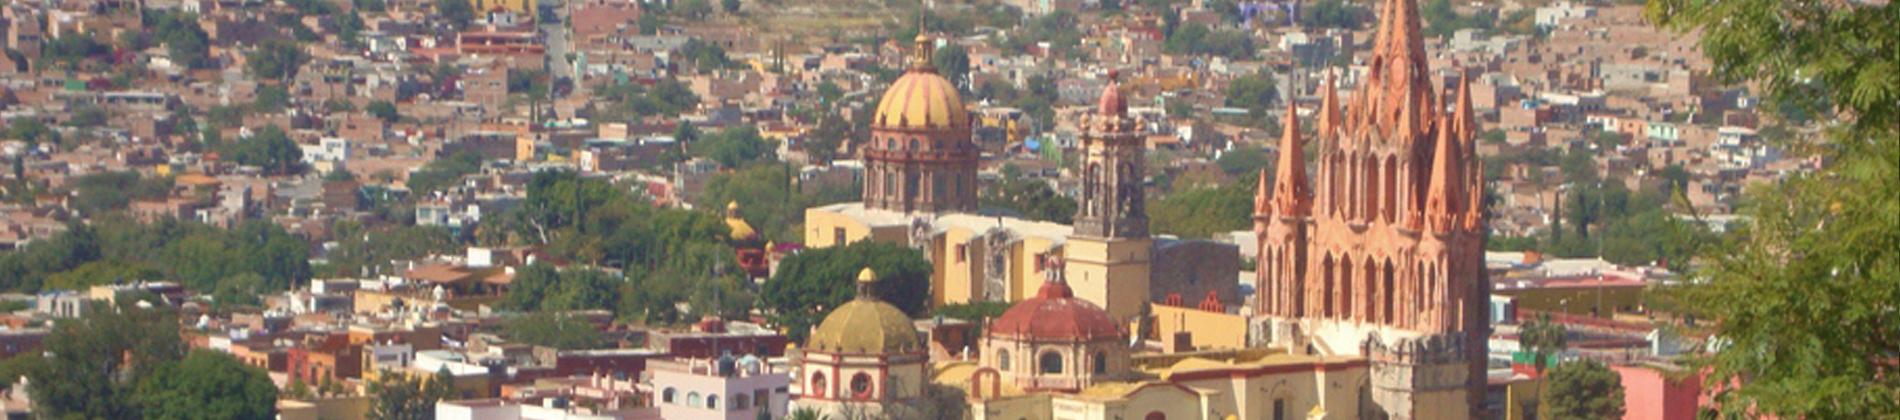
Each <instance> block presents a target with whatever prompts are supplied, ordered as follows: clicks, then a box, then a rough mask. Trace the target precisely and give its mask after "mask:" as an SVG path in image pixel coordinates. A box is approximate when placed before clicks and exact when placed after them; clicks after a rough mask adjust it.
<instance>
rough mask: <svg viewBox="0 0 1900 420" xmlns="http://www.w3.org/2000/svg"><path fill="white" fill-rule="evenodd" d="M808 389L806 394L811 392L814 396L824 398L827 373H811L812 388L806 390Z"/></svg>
mask: <svg viewBox="0 0 1900 420" xmlns="http://www.w3.org/2000/svg"><path fill="white" fill-rule="evenodd" d="M806 391H807V392H805V393H806V394H811V395H812V396H815V397H818V398H824V397H825V374H824V373H822V372H821V373H815V374H812V375H811V389H809V390H806Z"/></svg>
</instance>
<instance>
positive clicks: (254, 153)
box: [222, 124, 303, 175]
mask: <svg viewBox="0 0 1900 420" xmlns="http://www.w3.org/2000/svg"><path fill="white" fill-rule="evenodd" d="M222 152H223V155H224V156H225V158H226V159H231V160H232V161H235V162H237V163H238V164H241V165H253V166H259V167H263V168H264V172H265V173H269V174H273V175H285V174H293V173H297V172H298V171H300V170H302V169H303V149H302V148H299V147H298V146H297V142H295V141H292V140H290V135H288V134H285V133H284V129H283V128H281V127H278V126H277V125H275V124H272V125H267V126H264V128H262V129H259V130H257V132H256V133H252V134H251V136H250V137H247V138H243V139H239V140H238V141H235V142H231V143H230V144H228V145H226V146H225V147H224V149H223V150H222Z"/></svg>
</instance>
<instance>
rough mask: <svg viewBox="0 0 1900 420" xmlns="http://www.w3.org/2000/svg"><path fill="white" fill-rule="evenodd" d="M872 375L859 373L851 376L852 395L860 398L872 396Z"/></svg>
mask: <svg viewBox="0 0 1900 420" xmlns="http://www.w3.org/2000/svg"><path fill="white" fill-rule="evenodd" d="M871 395H872V394H871V375H866V374H863V373H859V374H857V375H853V376H852V377H851V396H853V397H857V398H858V399H870V398H871Z"/></svg>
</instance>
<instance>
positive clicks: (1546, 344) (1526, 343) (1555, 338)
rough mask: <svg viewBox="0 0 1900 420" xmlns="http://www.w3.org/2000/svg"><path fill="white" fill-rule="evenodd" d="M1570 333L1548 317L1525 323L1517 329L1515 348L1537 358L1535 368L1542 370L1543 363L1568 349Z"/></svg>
mask: <svg viewBox="0 0 1900 420" xmlns="http://www.w3.org/2000/svg"><path fill="white" fill-rule="evenodd" d="M1569 335H1570V331H1569V330H1567V329H1564V326H1563V324H1558V323H1556V322H1553V321H1551V318H1550V315H1548V314H1546V315H1542V316H1540V317H1538V318H1536V319H1532V320H1529V321H1525V322H1524V325H1522V326H1521V327H1520V328H1519V329H1518V334H1517V346H1518V347H1519V348H1523V349H1525V350H1526V351H1529V352H1530V353H1531V354H1534V355H1536V356H1537V360H1536V368H1537V370H1538V371H1539V372H1542V371H1543V370H1544V367H1545V366H1544V362H1545V361H1546V360H1550V358H1552V357H1556V356H1558V355H1561V354H1563V352H1564V351H1565V350H1567V349H1569V348H1570V344H1569V343H1570V338H1569Z"/></svg>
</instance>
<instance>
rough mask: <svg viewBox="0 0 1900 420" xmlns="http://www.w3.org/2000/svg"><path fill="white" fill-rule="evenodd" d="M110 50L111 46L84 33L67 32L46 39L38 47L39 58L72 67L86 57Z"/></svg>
mask: <svg viewBox="0 0 1900 420" xmlns="http://www.w3.org/2000/svg"><path fill="white" fill-rule="evenodd" d="M111 52H112V48H110V47H107V46H106V45H105V44H100V43H99V42H98V41H94V40H93V39H92V36H90V35H86V34H69V35H66V36H62V37H58V38H53V39H52V40H50V41H46V43H45V45H43V46H41V47H40V58H41V59H43V60H46V61H49V62H53V63H57V64H61V65H63V66H65V67H67V68H74V67H77V66H79V65H80V63H81V62H84V61H86V60H88V59H92V58H95V57H101V56H104V55H106V54H109V53H111Z"/></svg>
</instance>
